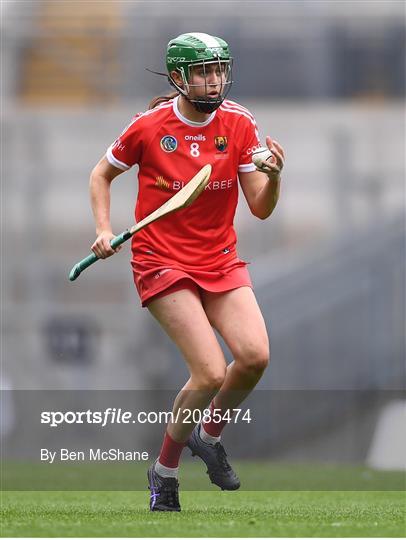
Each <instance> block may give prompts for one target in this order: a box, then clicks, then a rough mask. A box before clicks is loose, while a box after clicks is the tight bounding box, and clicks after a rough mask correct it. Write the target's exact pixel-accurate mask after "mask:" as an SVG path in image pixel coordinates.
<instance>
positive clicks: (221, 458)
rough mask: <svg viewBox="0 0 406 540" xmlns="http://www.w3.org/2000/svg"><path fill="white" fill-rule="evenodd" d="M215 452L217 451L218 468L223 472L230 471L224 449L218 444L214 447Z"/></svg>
mask: <svg viewBox="0 0 406 540" xmlns="http://www.w3.org/2000/svg"><path fill="white" fill-rule="evenodd" d="M215 448H216V451H217V459H218V463H219V468H220V469H221V470H223V471H230V470H231V466H230V464H229V463H228V461H227V454H226V451H225V450H224V447H223V445H222V444H220V443H216V445H215Z"/></svg>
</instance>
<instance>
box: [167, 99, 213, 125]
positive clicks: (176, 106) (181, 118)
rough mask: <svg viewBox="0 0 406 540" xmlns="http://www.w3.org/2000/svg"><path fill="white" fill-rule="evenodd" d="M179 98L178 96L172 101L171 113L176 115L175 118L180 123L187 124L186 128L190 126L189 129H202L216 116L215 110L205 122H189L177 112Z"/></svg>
mask: <svg viewBox="0 0 406 540" xmlns="http://www.w3.org/2000/svg"><path fill="white" fill-rule="evenodd" d="M179 97H180V96H177V97H176V98H175V99H174V100H173V112H174V113H175V114H176V116H177V117H178V118H179V120H180V121H181V122H183V123H184V124H187V125H188V126H191V127H204V126H207V125H208V124H210V122H211V121H212V120H213V118H214V117H215V116H216V112H217V110H215V111H213V112H212V113H211V115H210V116H209V117H208V119H207V120H205V121H204V122H193V120H189V119H188V118H186V117H185V116H183V114H181V112H180V111H179V107H178V101H179Z"/></svg>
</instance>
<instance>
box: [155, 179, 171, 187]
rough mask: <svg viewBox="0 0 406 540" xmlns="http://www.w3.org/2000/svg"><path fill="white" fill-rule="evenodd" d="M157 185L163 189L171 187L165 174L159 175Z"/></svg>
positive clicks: (156, 180)
mask: <svg viewBox="0 0 406 540" xmlns="http://www.w3.org/2000/svg"><path fill="white" fill-rule="evenodd" d="M155 185H156V186H157V187H159V188H161V189H165V190H167V189H171V185H170V183H169V182H168V180H165V178H164V177H163V176H157V177H156V178H155Z"/></svg>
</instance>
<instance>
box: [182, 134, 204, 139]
mask: <svg viewBox="0 0 406 540" xmlns="http://www.w3.org/2000/svg"><path fill="white" fill-rule="evenodd" d="M205 140H206V137H205V136H204V135H202V134H201V133H199V135H185V141H205Z"/></svg>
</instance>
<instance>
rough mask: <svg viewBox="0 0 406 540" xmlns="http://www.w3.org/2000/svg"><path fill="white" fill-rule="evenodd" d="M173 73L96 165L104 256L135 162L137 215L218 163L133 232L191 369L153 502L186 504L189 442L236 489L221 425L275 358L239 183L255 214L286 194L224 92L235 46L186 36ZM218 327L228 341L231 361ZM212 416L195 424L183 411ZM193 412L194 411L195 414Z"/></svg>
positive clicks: (143, 277) (96, 208) (164, 506)
mask: <svg viewBox="0 0 406 540" xmlns="http://www.w3.org/2000/svg"><path fill="white" fill-rule="evenodd" d="M166 66H167V71H168V80H169V82H170V84H171V85H172V86H173V87H174V88H175V90H176V92H175V93H173V94H172V95H170V96H164V97H159V98H156V99H154V100H153V101H152V103H151V105H150V109H149V110H148V111H146V112H143V113H139V114H137V115H136V116H135V117H134V118H133V119H132V121H131V123H130V125H129V126H128V127H127V128H126V129H125V130H124V131H123V133H122V134H121V135H120V137H119V138H118V139H117V140H116V141H115V142H114V143H113V144H112V145H111V146H110V147H109V148H108V150H107V152H106V155H105V156H104V157H103V158H102V159H101V160H100V162H99V163H98V164H97V165H96V166H95V168H94V169H93V171H92V174H91V179H90V194H91V204H92V209H93V213H94V217H95V223H96V234H97V238H96V241H95V242H94V244H93V245H92V250H93V252H94V253H95V254H96V255H97V256H98V257H99V258H102V259H104V258H106V257H109V256H110V255H113V253H114V251H113V249H112V248H111V246H110V240H111V239H112V238H113V237H114V234H113V232H112V228H111V224H110V184H111V182H112V180H113V179H114V178H115V177H116V176H118V175H119V174H121V173H122V172H123V171H127V170H128V169H130V167H132V166H133V165H135V164H138V165H139V173H138V180H139V192H138V198H137V202H136V208H135V218H136V221H140V220H141V219H143V218H144V217H145V216H147V215H148V214H149V213H151V212H152V211H153V210H155V209H156V208H157V207H159V206H160V205H161V204H163V203H164V202H165V201H166V200H167V199H168V198H169V197H171V196H172V195H173V194H174V193H176V191H177V190H179V189H180V188H181V187H182V186H183V184H184V182H187V181H188V180H189V179H191V178H192V177H193V176H194V175H195V174H196V173H197V171H199V170H200V169H201V168H202V167H203V166H204V165H206V164H207V163H210V164H211V165H212V168H213V170H212V175H211V179H210V182H209V184H208V185H207V187H206V189H205V191H204V192H203V193H202V195H201V196H200V197H199V198H198V199H197V200H196V202H195V203H194V204H193V205H192V206H191V207H189V208H186V209H184V210H181V211H179V212H176V213H174V214H171V215H170V216H168V217H166V218H165V219H163V220H162V221H158V222H156V223H153V224H152V225H150V226H149V227H146V228H145V229H143V230H142V231H140V232H139V233H138V234H136V235H135V236H134V237H133V239H132V246H131V247H132V260H131V264H132V268H133V275H134V282H135V286H136V288H137V291H138V293H139V296H140V299H141V303H142V306H146V307H147V308H148V309H149V311H150V313H151V314H152V315H153V317H155V319H156V320H157V321H158V322H159V324H160V325H161V326H162V328H163V329H164V330H165V332H166V333H167V334H168V335H169V336H170V338H171V339H172V340H173V341H174V343H175V344H176V345H177V347H178V349H179V351H180V352H181V354H182V356H183V358H184V360H185V362H186V364H187V367H188V370H189V373H190V377H189V379H188V380H187V381H186V383H185V385H184V386H183V388H182V389H181V391H180V392H179V394H178V395H177V397H176V399H175V402H174V404H173V412H174V417H175V416H176V414H177V411H178V410H179V411H180V412H181V414H178V419H179V420H178V422H175V421H171V422H169V424H168V426H167V428H166V432H165V435H164V439H163V443H162V448H161V450H160V453H159V456H158V458H157V460H156V461H155V462H154V463H153V464H152V465H151V467H150V469H149V470H148V479H149V488H150V491H151V497H150V509H151V510H152V511H180V504H179V496H178V481H177V476H178V466H179V460H180V456H181V453H182V450H183V448H184V447H185V446H188V447H189V448H190V450H191V451H192V454H193V455H196V456H199V457H200V458H201V459H202V460H203V461H204V462H205V464H206V466H207V469H208V473H209V477H210V480H211V481H212V483H214V484H216V485H218V486H219V487H220V488H221V489H225V490H234V489H238V488H239V486H240V482H239V479H238V477H237V475H236V474H235V472H234V471H233V469H232V468H231V466H230V464H229V463H228V461H227V458H226V453H225V451H224V448H223V446H222V444H221V432H222V430H223V428H224V427H225V426H226V425H227V422H228V421H229V420H230V410H232V409H233V408H235V407H238V406H239V405H240V403H241V402H242V401H243V400H244V399H245V397H246V396H247V395H248V394H249V393H250V392H251V391H252V390H253V388H254V387H255V385H256V384H257V382H258V381H259V379H260V378H261V376H262V374H263V372H264V370H265V368H266V367H267V365H268V362H269V342H268V336H267V331H266V327H265V323H264V319H263V317H262V314H261V311H260V309H259V307H258V304H257V301H256V299H255V295H254V293H253V290H252V284H251V280H250V276H249V273H248V270H247V268H246V263H245V262H244V261H242V260H241V259H239V258H238V255H237V252H236V234H235V230H234V227H233V220H234V214H235V210H236V206H237V198H238V184H237V182H238V181H239V182H240V186H241V188H242V191H243V193H244V196H245V198H246V200H247V203H248V206H249V208H250V210H251V212H252V214H253V215H254V216H256V217H258V218H260V219H266V218H268V217H269V216H270V214H271V213H272V211H273V210H274V208H275V205H276V203H277V201H278V197H279V185H280V174H281V170H282V168H283V164H284V151H283V149H282V148H281V146H280V145H279V144H278V143H277V142H275V141H273V140H272V139H271V138H270V137H267V138H266V144H267V146H268V148H269V149H270V150H271V151H272V153H273V156H274V158H273V160H271V162H269V161H267V162H263V165H264V169H263V170H265V171H266V172H262V171H260V170H258V169H256V167H255V166H254V165H253V164H252V161H251V157H252V152H253V151H254V150H255V149H257V148H258V147H260V146H261V143H260V141H259V137H258V131H257V127H256V123H255V119H254V117H253V116H252V114H251V113H250V112H249V111H248V110H247V109H246V108H244V107H242V106H241V105H239V104H237V103H235V102H234V101H230V100H227V99H226V96H227V94H228V92H229V90H230V88H231V83H232V75H231V73H232V58H231V56H230V52H229V47H228V45H227V43H226V42H225V41H224V40H222V39H220V38H217V37H213V36H210V35H208V34H203V33H188V34H182V35H180V36H179V37H177V38H175V39H173V40H171V41H170V42H169V44H168V48H167V53H166ZM214 329H216V330H217V331H218V332H219V334H220V335H221V336H222V337H223V339H224V341H225V343H226V344H227V346H228V347H229V349H230V351H231V353H232V355H233V362H232V363H231V364H230V365H228V366H227V364H226V361H225V358H224V355H223V352H222V350H221V348H220V345H219V343H218V340H217V338H216V335H215V332H214ZM205 409H210V411H211V413H210V414H207V412H206V414H205V415H204V416H203V417H202V422H200V423H199V424H197V425H196V426H195V425H194V424H190V423H186V422H182V416H183V411H188V410H190V411H195V410H197V411H198V412H199V411H204V410H205ZM195 418H196V416H195Z"/></svg>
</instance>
